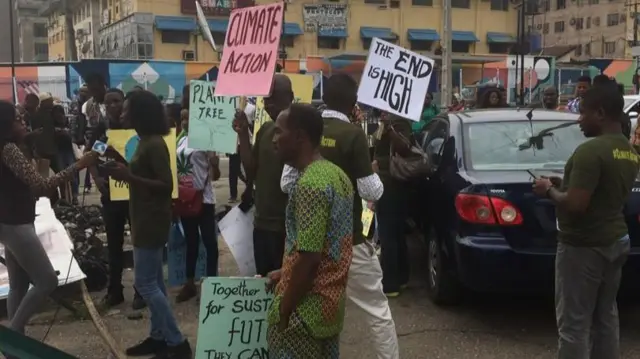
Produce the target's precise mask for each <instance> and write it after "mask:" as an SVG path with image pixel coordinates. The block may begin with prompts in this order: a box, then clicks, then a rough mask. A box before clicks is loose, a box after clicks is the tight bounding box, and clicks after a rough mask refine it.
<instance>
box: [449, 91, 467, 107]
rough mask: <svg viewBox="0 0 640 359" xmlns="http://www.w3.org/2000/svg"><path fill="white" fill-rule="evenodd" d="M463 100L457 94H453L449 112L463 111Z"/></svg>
mask: <svg viewBox="0 0 640 359" xmlns="http://www.w3.org/2000/svg"><path fill="white" fill-rule="evenodd" d="M464 106H465V103H464V99H463V98H462V96H460V94H459V93H455V94H453V100H452V101H451V106H449V112H458V111H464Z"/></svg>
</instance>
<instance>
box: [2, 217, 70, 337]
mask: <svg viewBox="0 0 640 359" xmlns="http://www.w3.org/2000/svg"><path fill="white" fill-rule="evenodd" d="M0 243H1V244H2V245H4V248H5V252H4V255H5V259H6V262H7V272H8V274H9V298H7V313H8V315H9V321H10V324H9V327H10V328H11V329H13V330H15V331H17V332H19V333H24V327H25V326H26V325H27V323H28V322H29V319H31V317H32V316H33V315H34V314H35V313H36V312H37V311H38V310H40V307H41V306H42V305H43V304H44V303H45V301H46V300H47V297H48V296H49V295H50V294H51V293H52V292H53V291H54V290H55V289H56V287H57V286H58V276H57V275H56V272H55V270H54V269H53V265H52V264H51V261H50V260H49V257H48V256H47V252H46V251H45V249H44V247H43V246H42V243H41V242H40V238H38V235H37V234H36V229H35V227H34V225H33V224H22V225H6V224H0ZM31 283H33V288H31V289H29V285H30V284H31Z"/></svg>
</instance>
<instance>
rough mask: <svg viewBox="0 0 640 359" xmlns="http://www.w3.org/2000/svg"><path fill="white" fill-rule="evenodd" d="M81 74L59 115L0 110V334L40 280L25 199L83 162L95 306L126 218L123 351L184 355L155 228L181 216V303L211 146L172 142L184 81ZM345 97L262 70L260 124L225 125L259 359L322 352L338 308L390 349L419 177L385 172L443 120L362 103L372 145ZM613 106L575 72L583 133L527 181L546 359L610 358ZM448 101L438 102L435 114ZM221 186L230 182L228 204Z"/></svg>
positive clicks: (201, 220)
mask: <svg viewBox="0 0 640 359" xmlns="http://www.w3.org/2000/svg"><path fill="white" fill-rule="evenodd" d="M605 77H606V76H605ZM85 80H86V87H83V88H81V89H80V91H79V93H78V98H77V102H76V103H75V104H74V106H72V110H71V114H70V116H68V115H67V114H66V113H65V111H64V109H62V108H61V107H59V106H58V105H57V104H56V101H55V99H53V98H52V97H51V95H49V94H41V95H40V96H34V95H28V96H26V98H25V101H24V103H23V104H22V105H21V106H18V107H16V106H14V104H11V103H8V102H0V243H2V244H3V245H4V246H5V248H6V250H5V255H6V262H7V267H8V272H9V278H10V294H9V298H8V309H9V310H8V314H9V320H10V326H11V328H12V329H13V330H16V331H19V332H24V328H25V325H26V324H27V323H28V320H29V318H30V317H31V316H32V315H33V314H34V313H35V312H36V311H37V310H38V308H39V307H40V305H41V304H42V303H43V301H44V300H45V298H46V297H47V296H48V295H49V294H50V293H51V292H52V291H53V290H54V289H55V287H56V286H57V276H56V274H55V271H54V269H53V267H52V266H51V262H50V261H49V259H48V258H47V254H46V253H45V251H44V249H43V247H42V244H40V241H39V239H38V236H37V235H36V232H35V228H34V225H33V222H34V219H35V200H36V198H37V197H38V196H40V195H46V196H48V197H49V198H51V200H52V202H55V201H58V200H61V199H60V198H72V201H73V202H77V201H78V192H79V186H78V184H79V182H80V178H79V176H78V174H79V172H80V170H83V169H87V172H88V173H89V176H90V178H89V180H87V179H85V183H86V184H88V183H91V182H92V183H93V184H94V185H95V187H96V188H97V189H98V191H99V192H100V194H101V198H100V200H101V204H102V208H103V216H104V220H105V226H106V232H107V233H106V234H107V242H108V257H109V265H110V281H109V285H108V290H107V295H106V297H105V299H104V300H105V304H106V305H108V306H115V305H119V304H121V303H122V302H124V300H125V298H124V295H123V286H122V270H123V252H122V246H123V243H124V237H125V226H126V224H127V222H128V223H129V224H130V228H131V238H132V242H133V246H134V265H135V268H134V275H135V280H134V290H135V291H134V292H135V295H134V298H133V306H134V308H136V309H141V308H144V307H148V309H149V311H150V313H151V317H150V331H149V334H148V337H147V338H146V339H144V340H143V341H141V342H140V343H139V344H137V345H135V346H133V347H131V348H128V349H127V351H126V353H127V355H129V356H144V355H155V356H154V358H159V359H165V358H166V359H169V358H174V359H183V358H185V359H186V358H191V355H192V350H191V347H190V345H189V342H188V340H187V339H186V337H185V336H184V335H183V333H182V332H181V331H180V329H179V327H178V324H177V321H176V319H175V317H174V315H173V311H172V308H171V305H170V300H169V299H168V297H167V291H166V288H165V284H164V277H163V269H162V267H163V248H164V246H165V245H166V243H167V240H168V238H169V233H170V228H171V226H172V223H174V222H175V221H180V223H181V225H182V227H183V229H184V235H185V240H186V244H187V255H186V268H185V270H186V277H187V282H186V284H185V285H184V286H183V288H182V289H181V290H180V292H179V294H178V296H177V298H176V301H177V302H184V301H188V300H190V299H192V298H194V297H196V296H197V295H198V287H197V284H196V282H195V267H196V260H197V258H198V248H199V244H200V242H202V243H203V245H204V248H205V250H206V252H207V263H206V268H207V269H206V273H207V276H217V275H218V256H219V251H218V242H217V234H216V233H217V231H216V222H215V205H216V198H215V193H214V191H213V188H212V186H211V181H214V180H217V179H218V178H219V177H220V170H219V158H218V154H215V153H212V152H208V151H202V150H196V149H193V148H190V147H189V136H188V133H189V86H185V88H184V89H183V94H182V103H180V104H169V105H163V104H162V102H161V100H160V99H159V98H158V97H157V96H156V95H154V94H152V93H150V92H148V91H145V90H144V89H142V88H135V89H133V90H132V91H131V92H129V93H127V94H125V93H123V92H122V91H121V90H119V89H108V88H107V87H106V83H105V81H104V79H103V78H102V77H101V76H99V75H95V74H93V75H90V76H87V77H86V78H85ZM587 82H588V83H587ZM357 90H358V84H357V82H356V81H355V80H354V79H353V78H351V77H350V76H348V75H344V74H336V75H333V76H331V77H330V78H329V79H328V80H327V81H326V82H325V84H324V91H323V102H324V105H323V107H322V109H320V110H319V109H317V108H315V107H313V106H312V105H309V104H294V103H293V100H294V94H293V89H292V84H291V81H290V79H289V78H288V77H287V76H286V75H283V74H276V75H275V76H274V80H273V86H272V91H271V94H270V95H269V96H268V97H265V98H264V108H265V111H266V113H267V114H268V116H269V117H270V119H271V120H272V121H268V122H267V123H265V124H263V125H262V126H261V127H260V128H259V130H258V131H257V133H256V134H255V137H254V138H252V137H251V133H252V132H253V131H251V126H252V118H251V117H252V112H251V111H250V110H243V109H240V110H238V111H237V112H236V114H235V117H234V119H233V125H232V126H233V129H234V130H235V131H236V132H237V134H238V148H237V153H236V154H231V155H230V156H229V163H230V176H233V177H235V178H234V179H231V178H230V180H229V181H230V187H231V189H230V200H231V201H235V200H238V199H239V200H240V201H241V202H242V203H244V204H253V205H254V206H255V212H254V232H253V246H254V259H255V263H256V270H257V274H258V275H260V276H262V277H266V278H267V279H268V286H269V288H270V290H273V291H274V294H275V300H274V304H273V305H272V306H271V308H270V311H269V314H268V323H269V329H268V346H269V352H270V356H271V357H272V358H305V359H307V358H309V359H313V358H318V359H326V358H338V357H339V336H340V333H341V331H342V328H343V321H344V315H345V309H346V307H345V304H346V302H347V301H349V302H351V303H352V304H353V308H357V309H358V310H360V311H362V313H363V314H364V316H363V318H364V320H365V321H366V323H364V324H365V325H366V327H367V328H369V330H370V333H371V334H370V339H371V345H372V348H373V350H374V352H375V353H376V357H377V358H379V359H397V358H399V348H398V338H397V334H396V329H395V323H394V320H393V317H392V314H391V310H390V307H389V299H388V298H392V297H396V296H399V295H401V293H402V291H403V290H404V289H405V288H406V286H407V284H408V282H409V277H410V270H409V260H408V248H407V242H406V238H405V237H406V228H407V226H406V220H407V217H409V216H410V213H409V212H410V211H409V208H410V206H409V205H408V203H410V202H411V199H410V197H411V192H410V191H409V190H408V188H409V187H411V184H412V183H413V182H414V180H418V179H419V178H418V177H419V176H420V175H421V174H422V172H419V171H418V170H416V169H414V170H413V171H414V172H412V171H407V170H405V171H400V170H399V169H398V166H401V165H402V162H407V161H410V160H411V158H412V157H413V156H415V151H414V148H415V146H416V138H417V137H418V136H419V135H420V134H421V132H422V131H423V129H424V128H425V126H427V125H428V123H429V122H430V121H431V120H433V118H435V117H436V116H441V115H442V114H443V113H442V109H441V108H440V107H439V106H437V105H436V104H435V103H434V102H433V96H432V94H428V95H427V96H426V98H425V101H424V105H423V111H422V116H421V118H420V120H419V121H409V120H407V119H404V118H400V117H397V116H394V115H391V114H384V113H379V114H378V117H377V119H378V124H377V127H376V130H375V134H374V137H375V139H374V141H373V143H372V142H371V141H370V140H369V139H368V137H367V133H366V132H365V131H363V129H362V127H360V126H358V125H356V123H358V122H359V121H361V120H362V119H361V117H362V114H361V112H360V110H359V109H358V106H357V100H358V99H357ZM506 106H507V105H506V96H505V93H504V91H502V89H501V88H499V87H494V88H487V89H485V90H484V91H483V93H482V96H481V98H480V99H479V100H478V101H476V105H475V107H476V108H501V107H506ZM539 106H540V107H542V108H546V109H551V110H561V108H560V107H559V106H558V96H557V92H555V90H554V89H553V88H549V89H545V91H544V93H543V98H542V103H541V104H540V105H539ZM622 106H623V100H622V94H621V92H620V91H619V89H618V86H617V84H615V81H613V80H610V79H608V78H606V79H605V78H602V77H600V78H595V79H594V81H593V84H592V82H591V80H590V79H589V81H587V79H586V78H581V81H580V82H579V84H578V93H577V97H576V99H575V100H573V101H571V102H570V103H569V104H568V105H567V107H566V110H567V111H572V112H578V113H580V114H581V117H580V127H581V129H582V131H583V132H584V134H585V136H586V137H589V138H593V139H592V140H590V141H587V142H585V143H584V144H582V145H581V146H579V147H578V148H577V149H576V150H575V153H574V154H573V156H572V157H571V158H570V159H569V160H568V162H567V167H566V169H565V175H564V178H563V179H560V178H540V179H538V180H536V181H535V183H534V184H533V191H534V193H536V194H537V195H539V196H543V197H547V198H549V199H550V200H552V201H553V202H554V203H555V204H556V206H557V208H558V223H559V224H558V229H559V232H558V241H559V244H558V255H557V259H556V317H557V319H558V330H559V335H560V345H559V352H560V356H559V357H560V358H563V359H568V358H580V359H582V358H587V357H588V354H587V353H589V351H591V353H592V355H591V358H596V359H600V358H602V359H615V358H618V357H619V348H618V342H619V338H618V317H617V310H616V304H615V298H616V294H617V291H618V286H619V282H620V273H621V268H622V265H623V264H624V262H625V260H626V256H627V255H628V253H629V237H628V234H627V229H626V225H625V223H624V218H623V217H622V212H621V208H623V207H624V204H625V201H626V199H627V197H628V195H629V192H630V191H631V186H632V184H633V182H634V181H635V179H636V176H637V174H638V171H639V169H640V168H639V160H638V155H637V153H636V152H635V150H634V148H633V146H632V144H631V143H630V142H629V140H628V139H629V135H630V130H631V129H630V125H629V124H628V121H627V120H628V118H626V119H625V116H624V114H623V112H622ZM465 107H466V104H465V103H464V101H463V100H462V99H461V98H460V97H459V96H454V100H453V103H452V105H451V106H450V107H449V108H447V109H446V111H449V112H455V111H461V110H463V109H464V108H465ZM61 109H62V111H61ZM69 117H70V120H71V121H67V119H68V118H69ZM172 128H175V131H176V134H177V136H176V141H177V143H176V149H177V153H176V155H177V157H178V158H179V160H180V161H181V168H183V169H184V171H182V170H181V171H179V174H178V178H177V179H176V180H177V183H178V187H179V193H180V194H179V198H178V201H177V202H176V201H172V198H171V193H172V189H173V182H174V179H173V178H172V177H173V175H172V170H171V167H170V160H169V158H170V154H169V148H168V146H167V144H166V142H165V140H164V136H166V135H167V134H169V133H170V131H171V130H172ZM109 129H133V130H135V131H136V133H137V134H138V136H139V143H138V147H137V149H136V152H135V153H134V154H133V156H132V158H130V159H129V161H127V160H125V158H124V157H123V155H122V154H120V153H118V152H117V151H115V150H114V149H113V148H112V147H108V149H107V152H106V153H105V154H104V156H99V155H98V154H97V153H95V152H93V151H91V150H90V149H91V148H92V145H93V144H94V143H95V142H96V141H102V142H108V138H107V130H109ZM81 146H84V148H85V151H84V154H82V155H79V154H78V153H77V152H78V151H77V149H76V147H78V148H80V147H81ZM616 153H618V154H619V155H614V154H616ZM622 154H624V155H622ZM105 158H106V160H105ZM45 166H46V167H45ZM50 170H51V171H53V172H54V173H55V174H54V175H53V176H49V172H50ZM109 179H115V180H118V181H124V182H127V183H128V184H129V200H128V201H112V200H111V199H110V193H109V186H108V181H109ZM237 179H241V180H242V181H244V182H245V183H246V190H245V191H244V193H242V194H241V195H240V196H239V198H238V193H237ZM86 181H89V182H86ZM66 183H71V184H72V185H71V186H70V187H69V186H66V187H65V186H64V184H66ZM59 187H61V188H59ZM85 187H87V186H85ZM58 188H59V189H58ZM69 193H70V194H69ZM189 201H192V202H189ZM363 201H364V202H365V203H367V206H368V207H369V208H370V209H373V210H374V211H375V217H376V225H375V233H376V235H377V238H378V240H379V241H380V249H381V253H380V254H381V256H380V258H379V257H378V255H377V253H376V249H375V247H374V244H373V243H372V241H371V240H370V238H366V237H365V235H364V233H366V232H367V231H363V228H362V221H361V213H362V206H363ZM196 202H197V206H195V205H194V206H186V207H184V208H183V207H182V206H181V205H180V203H183V204H184V203H187V204H195V203H196ZM29 284H33V288H32V289H31V290H29ZM590 340H591V342H590Z"/></svg>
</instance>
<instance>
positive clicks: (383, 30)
mask: <svg viewBox="0 0 640 359" xmlns="http://www.w3.org/2000/svg"><path fill="white" fill-rule="evenodd" d="M360 37H361V38H363V39H373V38H374V37H377V38H379V39H382V40H395V39H397V38H398V35H396V34H394V33H393V31H391V29H390V28H388V27H367V26H362V27H360Z"/></svg>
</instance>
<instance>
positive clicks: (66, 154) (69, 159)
mask: <svg viewBox="0 0 640 359" xmlns="http://www.w3.org/2000/svg"><path fill="white" fill-rule="evenodd" d="M58 161H59V162H60V167H61V168H62V169H64V168H67V167H69V166H71V165H72V164H74V163H75V162H76V157H75V154H74V153H73V151H72V150H69V151H60V153H59V154H58ZM78 179H79V177H78V174H77V173H76V175H75V176H74V177H73V179H72V180H71V194H72V196H73V198H76V197H78V185H79V183H78Z"/></svg>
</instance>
